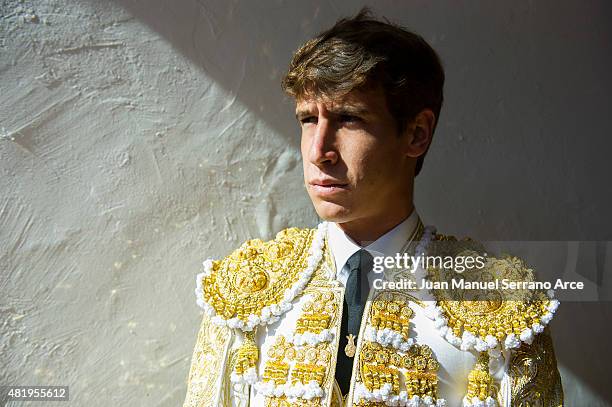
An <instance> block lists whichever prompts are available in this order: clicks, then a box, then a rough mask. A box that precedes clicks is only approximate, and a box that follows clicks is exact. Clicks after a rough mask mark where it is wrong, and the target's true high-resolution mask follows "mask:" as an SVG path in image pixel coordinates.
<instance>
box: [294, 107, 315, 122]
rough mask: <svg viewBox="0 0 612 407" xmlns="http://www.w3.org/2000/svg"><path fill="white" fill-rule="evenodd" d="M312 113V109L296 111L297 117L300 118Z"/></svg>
mask: <svg viewBox="0 0 612 407" xmlns="http://www.w3.org/2000/svg"><path fill="white" fill-rule="evenodd" d="M311 114H312V111H311V109H298V110H296V112H295V118H296V119H298V120H300V119H301V118H303V117H305V116H308V115H311Z"/></svg>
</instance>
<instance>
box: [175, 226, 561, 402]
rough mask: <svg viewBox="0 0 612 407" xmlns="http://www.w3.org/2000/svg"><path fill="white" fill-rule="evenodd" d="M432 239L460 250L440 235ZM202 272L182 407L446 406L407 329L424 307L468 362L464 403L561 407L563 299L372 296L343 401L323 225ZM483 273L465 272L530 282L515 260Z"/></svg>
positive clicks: (422, 346) (424, 350)
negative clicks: (558, 321)
mask: <svg viewBox="0 0 612 407" xmlns="http://www.w3.org/2000/svg"><path fill="white" fill-rule="evenodd" d="M420 227H421V231H420V234H421V236H425V237H427V233H428V232H427V231H425V232H423V230H422V226H420ZM431 240H433V241H435V242H440V243H443V242H454V243H457V241H456V240H455V239H453V238H448V237H445V236H442V235H437V234H432V235H431ZM421 241H422V242H423V239H422V240H421ZM462 242H465V244H463V243H461V244H454V245H452V248H449V247H450V246H448V247H445V246H444V245H437V246H435V249H432V252H434V251H436V252H438V253H441V252H444V253H446V254H448V253H452V254H453V255H455V256H456V255H457V254H461V253H469V252H473V251H478V250H479V247H478V245H477V244H476V243H475V242H472V241H469V240H465V241H462ZM411 250H414V247H412V248H411ZM204 268H205V271H204V273H201V274H200V275H198V277H197V283H198V284H197V289H196V295H197V297H198V304H199V305H200V306H201V307H202V308H203V309H204V310H205V313H204V316H203V319H202V323H201V326H200V330H199V333H198V337H197V341H196V345H195V348H194V351H193V357H192V363H191V368H190V371H189V378H188V389H187V395H186V398H185V402H184V405H183V407H204V406H249V405H250V406H293V405H299V406H345V405H346V406H370V405H372V406H378V405H380V406H384V405H399V406H445V405H446V402H445V401H444V399H443V398H442V397H439V395H438V379H439V372H438V371H439V369H440V365H439V363H438V360H437V358H436V355H435V353H434V352H433V351H432V349H431V348H430V346H428V344H427V343H420V342H419V338H418V337H415V335H414V334H413V332H412V329H411V326H410V325H411V323H414V321H413V318H414V316H415V312H416V313H419V312H421V313H422V311H423V310H425V314H427V315H428V317H429V318H430V320H428V323H431V324H432V326H435V329H437V330H439V331H440V334H441V335H442V337H443V338H445V339H446V340H447V341H448V342H449V343H451V344H453V345H455V346H457V347H458V348H460V349H461V350H464V351H465V352H471V353H473V354H474V355H475V357H474V359H475V360H476V363H475V364H474V367H473V369H472V370H471V371H470V373H469V375H468V377H466V378H465V379H466V390H465V398H464V399H463V404H464V405H465V406H483V407H484V406H487V407H489V406H494V405H499V406H525V407H527V406H543V407H553V406H554V407H558V406H562V405H563V391H562V388H561V380H560V376H559V372H558V370H557V365H556V359H555V355H554V351H553V346H552V341H551V338H550V332H549V328H548V327H547V324H548V322H549V321H550V319H551V318H552V314H553V313H554V312H555V310H556V307H557V305H558V302H557V301H556V300H552V299H550V298H548V297H546V296H545V295H541V296H535V297H534V296H533V295H532V294H531V293H530V294H529V295H532V296H531V297H529V298H528V299H526V298H510V299H508V298H501V296H500V299H499V300H496V299H490V298H488V299H487V300H486V301H473V300H461V301H460V300H457V298H454V297H452V298H451V297H450V296H449V297H445V296H444V295H436V298H435V299H434V300H422V299H421V298H418V297H417V296H415V295H414V293H413V292H411V291H410V290H389V289H385V290H382V289H381V290H374V289H373V290H371V292H370V296H369V298H368V302H367V305H366V309H365V311H364V314H363V319H362V324H361V330H360V333H359V335H358V338H357V344H356V347H357V348H356V352H355V357H354V365H353V375H352V379H351V386H350V391H349V394H348V395H344V396H343V395H342V394H341V393H340V391H339V388H338V386H337V383H335V380H334V375H335V368H336V355H337V352H338V348H339V347H340V348H342V347H343V345H342V342H341V339H342V338H339V334H340V321H341V313H342V302H343V300H344V299H343V295H344V289H343V287H342V286H341V285H340V284H339V283H338V282H337V280H336V278H335V266H334V262H333V259H332V256H331V253H330V252H329V249H328V247H327V243H326V224H325V223H323V224H321V225H319V227H318V228H317V229H297V228H291V229H286V230H284V231H282V232H280V233H279V234H278V235H277V236H276V238H275V239H274V240H271V241H268V242H263V241H261V240H250V241H247V242H245V243H244V244H243V245H242V246H241V247H240V248H239V249H238V250H236V251H235V252H233V253H232V254H230V255H229V256H227V257H226V258H224V259H222V260H220V261H212V260H207V261H206V262H204ZM449 273H450V274H449ZM479 273H480V274H478V273H465V274H464V275H466V276H468V275H469V276H471V277H470V278H474V279H487V278H491V277H492V276H493V277H495V278H497V277H503V278H508V279H510V280H516V281H522V280H529V279H533V275H532V271H531V270H530V269H528V268H527V267H525V266H524V264H523V263H522V262H521V261H520V260H519V259H517V258H504V259H498V258H489V259H487V267H485V268H484V270H481V271H480V272H479ZM426 274H427V276H428V278H429V280H430V281H438V282H440V281H444V280H445V279H448V278H450V277H449V276H450V275H451V274H452V271H451V272H449V271H448V270H442V269H431V268H430V269H428V270H427V271H426ZM419 323H425V322H422V321H421V322H419ZM500 355H505V356H506V357H507V358H508V364H507V369H506V371H505V373H504V377H503V379H502V381H501V382H497V381H496V380H494V378H493V377H492V375H491V374H490V373H489V362H490V358H498V357H500Z"/></svg>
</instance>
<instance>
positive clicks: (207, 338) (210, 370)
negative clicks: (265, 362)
mask: <svg viewBox="0 0 612 407" xmlns="http://www.w3.org/2000/svg"><path fill="white" fill-rule="evenodd" d="M231 338H232V332H231V330H230V329H228V328H224V327H219V326H216V325H214V324H212V323H211V322H210V319H209V318H208V317H207V316H206V315H205V316H204V317H203V318H202V323H201V325H200V330H199V333H198V338H197V341H196V344H195V347H194V350H193V357H192V359H191V368H190V370H189V382H188V385H187V395H186V397H185V402H184V404H183V407H196V406H202V405H205V406H208V405H212V403H213V400H214V398H215V391H216V389H217V388H218V384H217V381H218V380H219V378H220V377H221V376H222V375H223V369H222V366H223V354H224V351H225V348H226V346H227V345H228V344H229V342H230V340H231Z"/></svg>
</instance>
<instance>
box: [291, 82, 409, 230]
mask: <svg viewBox="0 0 612 407" xmlns="http://www.w3.org/2000/svg"><path fill="white" fill-rule="evenodd" d="M296 115H297V118H298V120H299V121H300V123H301V129H302V139H301V151H302V159H303V164H304V181H305V184H306V188H307V190H308V195H309V196H310V199H311V200H312V203H313V204H314V207H315V210H316V211H317V213H318V214H319V216H320V217H321V218H323V219H325V220H328V221H332V222H337V223H345V222H354V221H360V220H366V219H368V218H372V219H376V218H380V217H381V216H384V214H385V211H393V210H395V208H396V207H397V203H398V201H399V202H404V201H405V200H406V199H411V198H412V197H411V196H410V197H408V196H406V194H411V188H412V178H413V175H412V173H411V164H412V166H413V165H414V158H410V157H408V156H407V155H406V150H407V146H408V145H409V144H410V141H411V140H410V139H411V138H412V136H411V134H409V131H406V132H405V133H403V134H402V135H401V136H400V135H399V134H398V130H397V124H396V121H395V119H394V118H393V116H392V115H391V113H390V112H389V110H388V109H387V103H386V99H385V95H384V92H383V90H382V88H380V87H377V88H370V89H368V90H355V91H352V92H350V93H348V94H347V95H346V96H344V97H342V98H338V99H334V100H329V99H325V100H321V99H314V98H313V99H302V100H298V102H297V106H296ZM411 160H412V161H411Z"/></svg>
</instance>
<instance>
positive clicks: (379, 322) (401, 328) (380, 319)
mask: <svg viewBox="0 0 612 407" xmlns="http://www.w3.org/2000/svg"><path fill="white" fill-rule="evenodd" d="M412 314H413V312H412V310H411V309H410V307H409V306H408V304H406V302H404V301H401V300H384V299H383V300H377V301H374V303H373V304H372V316H371V325H372V326H373V327H374V328H376V329H385V328H389V329H392V330H394V331H397V332H400V333H401V335H402V336H403V337H404V340H405V339H408V336H409V334H410V317H412Z"/></svg>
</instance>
